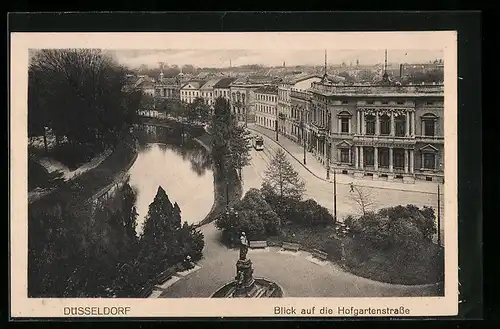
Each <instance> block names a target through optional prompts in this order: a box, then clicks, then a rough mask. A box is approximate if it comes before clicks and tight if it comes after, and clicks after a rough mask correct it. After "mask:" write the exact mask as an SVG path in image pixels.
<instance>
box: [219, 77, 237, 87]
mask: <svg viewBox="0 0 500 329" xmlns="http://www.w3.org/2000/svg"><path fill="white" fill-rule="evenodd" d="M235 80H236V78H222V79H220V80H219V82H217V83H216V84H214V88H229V85H230V84H231V83H233V81H235Z"/></svg>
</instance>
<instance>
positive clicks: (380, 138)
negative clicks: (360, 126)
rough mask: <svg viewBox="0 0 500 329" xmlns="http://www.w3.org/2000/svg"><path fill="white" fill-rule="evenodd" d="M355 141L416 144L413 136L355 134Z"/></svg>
mask: <svg viewBox="0 0 500 329" xmlns="http://www.w3.org/2000/svg"><path fill="white" fill-rule="evenodd" d="M354 141H364V142H381V143H411V144H414V143H415V138H413V137H411V136H391V135H354Z"/></svg>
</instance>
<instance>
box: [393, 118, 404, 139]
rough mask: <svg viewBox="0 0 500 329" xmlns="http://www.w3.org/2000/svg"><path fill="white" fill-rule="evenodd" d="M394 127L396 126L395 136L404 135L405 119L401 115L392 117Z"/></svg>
mask: <svg viewBox="0 0 500 329" xmlns="http://www.w3.org/2000/svg"><path fill="white" fill-rule="evenodd" d="M394 123H395V126H396V127H395V128H396V132H395V133H396V136H400V137H401V136H404V135H405V129H406V119H405V117H404V116H403V115H400V116H397V117H396V118H394Z"/></svg>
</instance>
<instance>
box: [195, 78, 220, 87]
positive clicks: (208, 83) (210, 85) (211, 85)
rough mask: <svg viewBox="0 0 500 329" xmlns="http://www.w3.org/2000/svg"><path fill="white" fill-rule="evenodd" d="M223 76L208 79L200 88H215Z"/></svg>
mask: <svg viewBox="0 0 500 329" xmlns="http://www.w3.org/2000/svg"><path fill="white" fill-rule="evenodd" d="M220 80H221V78H217V79H211V80H208V81H207V82H206V83H205V84H204V85H203V86H201V88H200V89H213V88H214V86H215V84H217V82H219V81H220Z"/></svg>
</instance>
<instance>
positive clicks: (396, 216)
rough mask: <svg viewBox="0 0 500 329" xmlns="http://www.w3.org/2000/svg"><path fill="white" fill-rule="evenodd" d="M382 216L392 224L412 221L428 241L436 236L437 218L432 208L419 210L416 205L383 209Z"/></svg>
mask: <svg viewBox="0 0 500 329" xmlns="http://www.w3.org/2000/svg"><path fill="white" fill-rule="evenodd" d="M379 213H380V214H382V216H385V217H387V218H389V220H390V221H391V222H397V221H399V220H402V219H405V220H410V221H411V222H412V223H413V225H415V227H417V229H418V230H419V231H420V232H421V234H422V236H423V238H424V239H426V240H429V241H430V240H431V239H432V237H433V236H434V234H436V232H437V229H436V216H435V214H434V209H433V208H430V207H425V206H424V207H423V208H422V209H419V208H418V207H417V206H414V205H411V204H409V205H406V206H405V207H403V206H396V207H390V208H383V209H380V211H379Z"/></svg>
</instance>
